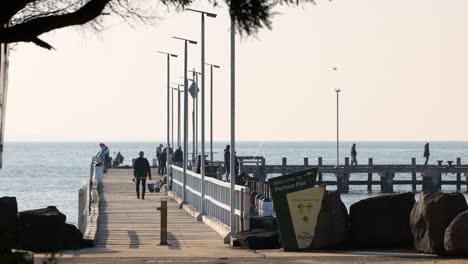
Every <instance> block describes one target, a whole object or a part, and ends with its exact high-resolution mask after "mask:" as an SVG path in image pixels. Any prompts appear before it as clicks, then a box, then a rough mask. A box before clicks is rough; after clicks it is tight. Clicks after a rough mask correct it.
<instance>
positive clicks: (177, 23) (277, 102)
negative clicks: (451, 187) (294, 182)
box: [6, 0, 468, 141]
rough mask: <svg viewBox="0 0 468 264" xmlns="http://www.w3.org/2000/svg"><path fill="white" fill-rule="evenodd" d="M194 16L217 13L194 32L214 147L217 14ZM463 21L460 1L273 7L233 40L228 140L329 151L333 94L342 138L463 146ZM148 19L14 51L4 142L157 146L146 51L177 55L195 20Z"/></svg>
mask: <svg viewBox="0 0 468 264" xmlns="http://www.w3.org/2000/svg"><path fill="white" fill-rule="evenodd" d="M194 7H195V8H203V9H205V10H210V11H215V12H216V13H218V14H219V16H218V18H216V19H211V18H207V21H206V34H207V43H206V48H207V52H206V58H207V62H211V63H215V64H219V65H221V69H219V70H216V72H215V93H214V96H215V106H214V110H215V115H214V124H215V126H214V137H215V140H226V139H228V138H229V88H230V87H229V17H228V15H227V10H226V9H225V8H217V9H213V8H211V6H210V5H209V4H208V1H202V4H197V5H195V6H194ZM466 10H468V1H466V0H458V1H456V0H447V1H435V0H411V1H408V0H392V1H390V0H353V1H348V0H336V1H332V2H329V1H318V5H315V6H314V5H304V6H303V7H299V8H284V9H280V10H278V11H279V12H281V13H282V14H281V15H278V16H276V17H275V18H274V24H273V30H272V31H268V30H262V31H261V32H260V34H258V35H257V36H256V37H250V38H246V39H240V38H238V41H237V51H236V52H237V68H236V71H237V75H236V76H237V78H236V82H237V97H236V100H237V113H236V115H237V132H236V133H237V139H238V140H260V141H263V140H265V141H267V140H311V141H315V140H334V139H335V136H336V135H335V133H336V132H335V131H336V95H335V92H334V89H335V88H340V89H341V90H342V93H341V95H340V134H341V138H342V139H343V140H356V141H359V140H423V141H425V140H468V133H467V132H468V122H465V120H464V118H463V117H464V116H465V114H466V111H468V110H467V102H468V89H467V87H468V16H466ZM159 15H160V16H161V19H160V20H159V21H158V22H157V23H156V25H154V26H140V25H136V27H135V28H131V27H129V26H128V25H126V24H124V23H120V22H118V23H117V22H114V23H111V24H110V25H109V26H110V27H109V28H108V29H107V30H106V31H104V32H103V33H100V34H94V33H91V32H87V31H83V30H82V29H80V28H72V29H65V30H59V31H55V32H53V33H51V34H47V35H44V36H43V38H44V39H45V40H47V41H49V43H51V44H52V45H53V46H54V47H55V48H56V49H57V50H56V51H46V50H44V49H41V48H38V47H36V46H34V45H33V44H20V45H17V46H16V47H15V51H14V52H13V54H12V56H11V68H10V69H11V71H10V86H9V94H8V103H7V117H6V118H7V120H6V140H7V141H8V140H103V141H111V140H161V139H163V138H164V137H165V135H166V112H165V109H166V90H165V89H166V58H165V57H164V56H162V55H160V54H158V53H156V52H155V51H156V50H167V51H171V52H175V53H177V54H179V55H183V43H182V42H181V41H177V40H174V39H171V36H173V35H176V36H181V37H188V38H192V39H195V40H199V39H200V15H198V14H194V13H188V12H186V13H179V14H177V13H176V12H173V11H171V12H169V13H167V12H166V10H165V9H161V11H160V13H159ZM189 54H190V56H189V67H190V68H192V67H196V68H197V69H200V46H199V45H197V46H190V51H189ZM172 66H173V67H172V80H173V81H182V79H180V77H181V76H183V56H181V57H180V58H178V59H175V60H173V64H172ZM333 67H337V68H338V71H336V72H334V71H333V70H332V68H333ZM207 70H208V68H207ZM207 73H209V72H208V71H207ZM207 77H209V76H208V75H207ZM206 84H207V88H208V87H209V79H207V82H206ZM207 95H208V93H207ZM207 110H209V108H208V106H207ZM207 122H208V119H207Z"/></svg>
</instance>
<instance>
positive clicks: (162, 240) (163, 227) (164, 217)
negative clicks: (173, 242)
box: [156, 198, 169, 246]
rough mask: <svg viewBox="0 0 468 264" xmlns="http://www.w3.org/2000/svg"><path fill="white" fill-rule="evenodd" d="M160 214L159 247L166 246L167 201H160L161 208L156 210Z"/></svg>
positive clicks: (163, 199) (164, 199)
mask: <svg viewBox="0 0 468 264" xmlns="http://www.w3.org/2000/svg"><path fill="white" fill-rule="evenodd" d="M156 209H157V210H158V211H160V212H161V238H160V242H159V244H158V245H159V246H167V245H169V244H168V243H167V199H166V198H162V199H161V206H160V207H158V208H156Z"/></svg>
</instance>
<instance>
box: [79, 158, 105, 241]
mask: <svg viewBox="0 0 468 264" xmlns="http://www.w3.org/2000/svg"><path fill="white" fill-rule="evenodd" d="M103 174H104V173H103V166H102V165H99V164H98V162H97V159H96V157H93V158H92V159H91V164H90V174H89V181H88V182H86V181H83V182H82V183H81V187H80V189H79V191H78V229H79V230H80V231H81V232H82V233H83V238H84V239H88V240H92V241H95V240H96V232H97V224H98V220H99V193H98V188H99V184H100V183H101V182H102V177H103Z"/></svg>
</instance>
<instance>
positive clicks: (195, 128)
mask: <svg viewBox="0 0 468 264" xmlns="http://www.w3.org/2000/svg"><path fill="white" fill-rule="evenodd" d="M189 72H191V73H192V74H193V79H192V81H193V83H194V85H195V91H194V95H195V96H193V105H192V107H193V110H192V111H193V112H192V123H193V124H192V126H193V127H192V129H193V135H192V137H193V142H192V144H193V152H192V160H193V162H194V163H195V164H196V160H197V157H198V75H199V74H200V72H197V71H196V70H195V68H194V69H193V70H191V71H189Z"/></svg>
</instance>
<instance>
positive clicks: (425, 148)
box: [424, 143, 431, 165]
mask: <svg viewBox="0 0 468 264" xmlns="http://www.w3.org/2000/svg"><path fill="white" fill-rule="evenodd" d="M430 155H431V153H430V151H429V143H426V145H424V158H426V162H424V165H427V162H428V161H429V156H430Z"/></svg>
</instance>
